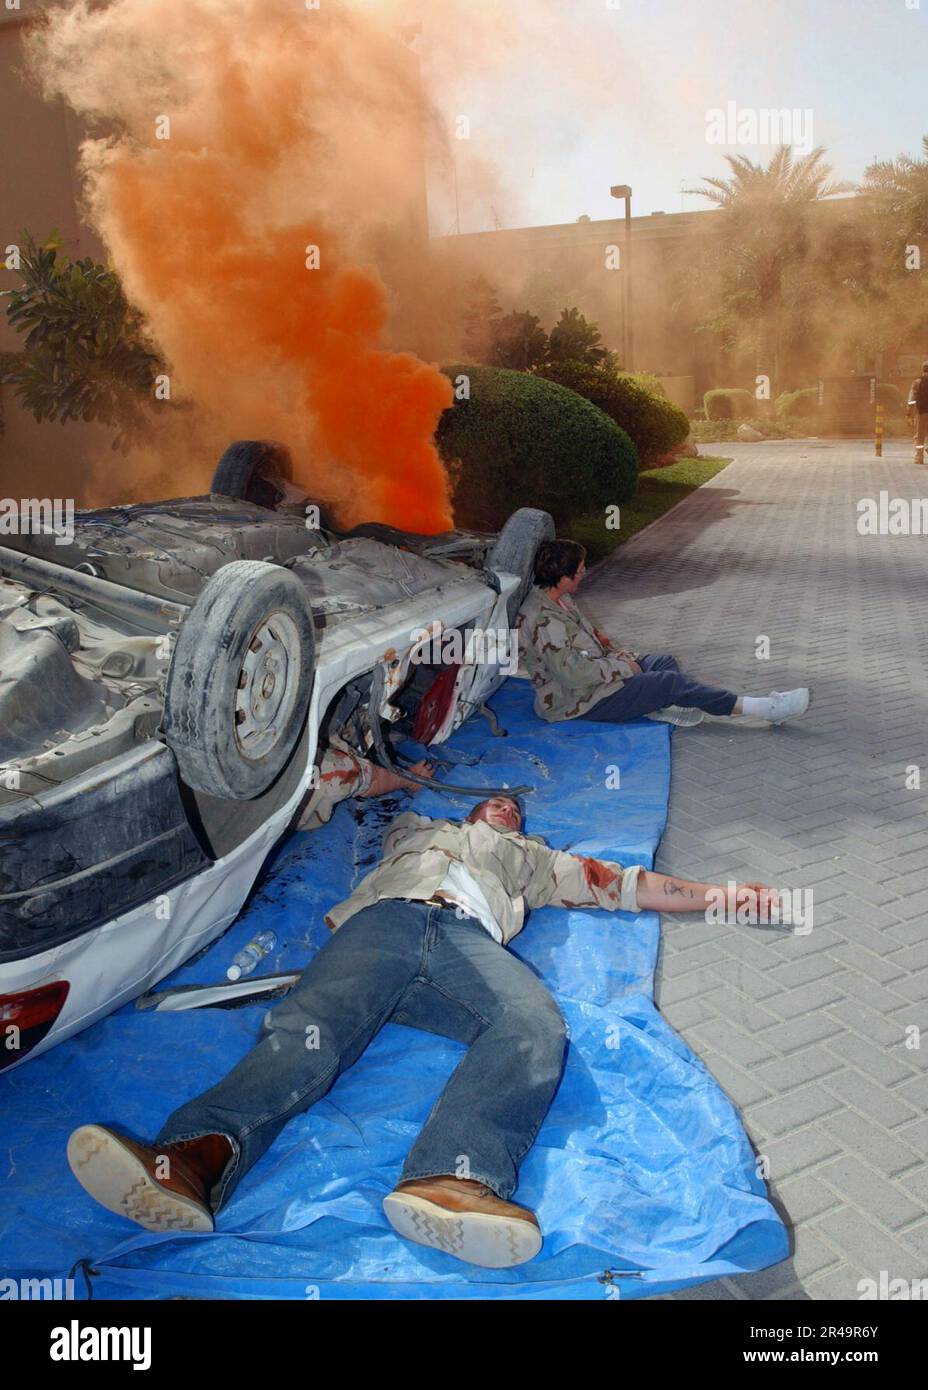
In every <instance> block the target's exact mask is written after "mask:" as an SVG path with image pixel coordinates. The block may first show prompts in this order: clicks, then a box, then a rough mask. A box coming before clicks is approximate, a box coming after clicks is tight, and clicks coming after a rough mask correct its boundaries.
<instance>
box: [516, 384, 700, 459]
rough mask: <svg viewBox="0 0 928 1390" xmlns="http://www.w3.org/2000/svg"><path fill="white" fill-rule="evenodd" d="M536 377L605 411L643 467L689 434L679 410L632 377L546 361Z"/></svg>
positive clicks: (674, 446)
mask: <svg viewBox="0 0 928 1390" xmlns="http://www.w3.org/2000/svg"><path fill="white" fill-rule="evenodd" d="M535 375H536V376H543V377H545V378H546V379H547V380H548V381H556V382H557V383H558V385H559V386H566V387H567V388H568V389H569V390H571V391H576V393H577V395H578V396H585V397H586V399H587V400H588V401H592V402H593V404H594V405H595V406H598V407H599V409H600V410H603V411H605V413H606V414H607V415H608V416H609V417H610V418H611V419H613V420H614V421H615V423H616V424H617V425H618V426H619V428H620V429H623V430H624V431H625V433H626V434H627V435H628V436H629V438H630V439H631V441H632V443H633V444H634V446H635V448H636V449H637V450H638V459H639V463H640V466H641V467H642V468H645V467H647V464H648V462H649V461H650V460H651V459H652V458H659V457H660V456H661V455H663V454H668V453H670V452H671V450H672V449H675V448H676V446H677V445H678V444H682V443H683V441H684V439H685V438H686V436H687V435H688V434H689V432H690V424H689V421H688V420H687V418H686V416H685V414H684V413H683V411H682V410H678V409H677V407H676V406H675V405H671V403H670V401H668V400H666V399H665V398H663V397H660V396H654V395H652V394H651V393H650V392H649V391H646V390H644V389H643V388H642V387H641V386H640V385H639V384H638V381H637V380H636V378H634V377H632V376H618V375H616V374H615V373H612V372H604V371H601V370H600V369H599V368H597V367H588V366H586V365H585V364H584V363H583V362H549V363H547V364H546V365H545V366H543V367H536V369H535Z"/></svg>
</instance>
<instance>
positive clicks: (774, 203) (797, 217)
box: [688, 145, 851, 380]
mask: <svg viewBox="0 0 928 1390" xmlns="http://www.w3.org/2000/svg"><path fill="white" fill-rule="evenodd" d="M824 154H825V151H824V149H822V148H818V149H814V150H812V151H811V152H810V153H809V154H807V155H804V156H803V157H801V158H799V159H794V158H793V152H792V149H791V147H790V146H787V145H784V146H781V147H780V149H778V150H777V152H776V153H775V154H774V155H773V157H772V158H771V160H770V162H769V163H768V164H767V165H763V164H757V163H755V162H754V161H753V160H751V159H748V158H747V156H745V155H726V156H725V159H726V162H727V163H728V166H729V169H730V170H731V178H728V179H723V178H707V179H705V180H704V181H703V186H702V187H701V188H695V189H690V190H688V191H689V192H691V193H696V194H699V195H701V196H702V197H704V198H707V199H708V200H709V201H710V202H712V203H714V204H715V206H716V207H717V208H719V209H720V210H721V212H722V213H723V216H724V222H723V224H722V226H721V235H720V236H719V238H718V239H717V242H716V243H715V250H714V256H712V257H711V258H710V259H711V262H712V264H711V267H710V269H711V272H712V273H714V277H715V281H716V285H717V287H718V299H717V301H716V303H715V305H714V307H713V310H712V311H711V312H710V314H709V316H708V318H707V320H706V325H705V326H707V327H711V328H712V329H714V330H715V331H716V332H717V333H718V334H719V335H720V336H721V337H722V339H723V341H724V342H725V344H726V346H727V347H729V348H731V347H734V346H741V347H745V348H747V349H749V350H751V351H752V352H753V354H754V358H755V364H756V369H757V370H758V371H762V372H767V373H768V374H770V375H771V376H772V377H773V378H774V380H778V378H779V375H780V369H781V360H782V358H783V357H784V354H785V353H786V351H787V350H788V349H789V348H791V347H793V346H795V345H797V344H801V343H802V341H803V337H804V335H805V334H806V333H807V331H808V330H807V328H806V326H805V325H806V323H807V320H808V317H809V315H810V310H811V308H812V304H811V301H810V298H809V296H810V295H813V296H814V295H815V294H816V291H817V289H818V290H819V292H823V287H822V286H821V284H820V278H819V277H818V276H817V275H816V274H815V273H812V265H813V262H814V259H815V237H814V235H813V230H812V227H811V214H812V209H813V208H814V205H815V204H816V203H819V202H821V200H822V199H825V198H830V197H832V196H833V195H835V194H838V193H846V192H849V191H850V189H851V185H850V184H846V183H836V182H833V181H832V179H831V173H832V170H831V166H830V165H828V164H826V163H825V162H824ZM699 273H700V272H697V274H699ZM712 297H713V298H714V288H713V292H712Z"/></svg>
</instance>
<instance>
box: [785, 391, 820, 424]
mask: <svg viewBox="0 0 928 1390" xmlns="http://www.w3.org/2000/svg"><path fill="white" fill-rule="evenodd" d="M774 411H775V413H776V416H777V419H778V420H807V419H809V418H810V417H812V416H814V415H816V414H817V413H818V387H817V386H805V387H803V388H802V390H800V391H784V392H783V393H782V394H781V395H779V396H777V399H776V402H775V404H774Z"/></svg>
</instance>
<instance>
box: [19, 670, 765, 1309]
mask: <svg viewBox="0 0 928 1390" xmlns="http://www.w3.org/2000/svg"><path fill="white" fill-rule="evenodd" d="M493 705H494V708H495V710H496V712H497V714H498V716H499V718H500V720H501V721H502V723H503V725H504V726H505V727H506V728H507V729H508V731H509V737H508V738H492V737H490V736H489V731H488V728H487V725H486V723H485V722H484V721H483V720H480V719H477V720H476V721H471V723H469V724H468V725H467V726H466V727H465V728H464V729H462V730H459V731H458V733H457V734H456V735H455V736H454V738H453V739H452V741H451V748H450V750H448V751H454V750H460V751H461V752H462V753H464V754H467V755H472V756H477V757H479V759H480V761H479V762H478V763H477V764H476V765H474V766H471V767H467V768H463V767H459V768H458V769H457V777H458V778H459V779H460V780H462V781H463V780H466V781H468V782H470V783H471V784H479V785H483V784H486V785H488V786H490V785H499V784H502V783H506V784H508V785H514V784H516V783H519V782H527V783H531V784H533V785H535V786H536V787H537V791H536V793H535V794H534V795H532V796H530V797H528V798H527V805H528V824H527V827H526V828H527V829H528V830H529V831H531V832H532V833H535V834H541V835H543V836H544V837H545V838H546V839H547V840H548V842H549V843H550V844H552V845H553V846H556V847H558V848H562V849H571V850H574V851H577V852H582V853H584V854H593V855H597V854H598V855H601V856H603V857H610V858H615V859H618V860H620V861H621V862H625V863H643V864H645V865H648V866H650V864H651V863H652V856H653V853H654V850H655V848H656V846H657V843H658V841H659V839H660V835H661V832H662V830H663V826H664V821H665V818H666V808H667V797H668V792H669V781H670V737H669V731H668V729H667V727H666V726H664V725H660V724H656V723H653V722H650V721H646V720H645V721H640V722H638V723H635V724H629V725H625V726H609V725H597V724H592V723H590V724H586V723H582V722H575V723H571V724H560V725H557V726H550V725H545V724H542V723H541V722H540V721H539V720H537V719H536V718H535V716H534V715H533V713H532V710H531V700H530V691H529V689H528V688H527V687H526V686H525V685H524V684H523V683H521V682H515V681H509V682H508V683H507V685H506V686H505V687H504V689H503V690H502V691H501V692H500V693H499V695H497V697H496V698H495V700H494V701H493ZM616 771H617V772H618V778H619V780H620V786H618V787H616V786H614V785H610V783H613V784H614V783H615V781H616ZM465 772H466V777H465V776H464V775H463V774H464V773H465ZM449 780H451V779H449ZM408 804H409V800H408V798H406V797H399V798H395V799H393V800H392V803H391V802H387V801H380V802H356V801H355V802H349V803H347V804H346V805H344V806H341V807H339V809H338V811H337V812H336V815H335V817H334V819H333V821H332V822H331V824H330V825H328V826H326V827H325V828H324V829H322V830H320V831H316V832H314V833H312V834H306V833H302V834H297V835H295V836H293V837H291V838H290V839H289V840H288V841H287V842H286V843H285V844H284V845H283V846H281V847H280V848H279V849H278V851H277V853H276V856H275V859H274V862H273V865H272V872H271V873H270V875H269V877H268V878H267V879H266V880H265V882H264V885H263V887H262V888H261V889H260V890H259V892H258V893H257V894H256V895H255V897H254V898H253V900H252V902H251V903H250V905H249V907H248V908H247V910H246V912H245V913H244V914H243V915H242V917H241V918H240V919H239V920H238V921H237V922H236V923H235V925H234V926H233V927H232V928H231V929H230V931H229V932H228V933H227V934H226V935H225V936H224V937H222V938H221V939H220V940H219V941H217V942H215V943H214V944H213V945H212V946H211V947H210V948H209V950H208V951H207V952H206V953H204V954H203V955H202V956H200V957H198V958H197V959H196V960H195V961H193V962H190V963H188V965H186V966H185V967H183V968H182V969H181V970H178V971H176V972H175V974H174V975H173V976H172V977H170V978H169V979H168V980H166V981H165V982H164V984H163V985H162V986H159V988H164V987H167V986H168V985H171V984H188V983H192V982H201V981H202V982H207V981H210V982H212V981H217V980H221V979H223V978H224V975H225V969H226V966H227V965H228V963H229V961H230V960H231V957H232V955H233V953H234V952H235V951H236V950H237V949H238V948H239V947H240V946H242V945H243V944H244V943H245V942H246V941H247V940H248V939H249V938H251V937H252V936H253V935H254V934H255V933H256V932H257V931H259V930H262V929H266V928H270V929H273V930H274V931H275V932H276V934H277V937H278V950H277V952H276V953H275V954H274V955H273V956H272V957H271V958H269V959H268V960H267V961H266V962H264V963H262V966H260V967H259V971H261V972H262V973H265V972H266V973H271V972H276V971H278V970H291V969H295V968H299V967H300V966H302V965H303V964H305V962H306V961H307V960H308V959H309V958H310V957H311V956H312V954H313V952H314V951H315V950H317V949H318V947H319V946H321V945H322V944H323V942H324V941H325V939H326V938H327V936H328V932H327V929H326V928H325V927H324V926H323V925H322V922H321V918H322V913H323V911H324V910H325V909H326V908H327V907H328V906H330V905H331V904H332V903H334V902H337V901H339V900H340V899H341V898H343V897H345V896H346V893H347V891H348V890H349V888H350V886H351V885H352V884H354V883H355V882H357V881H358V879H359V878H361V877H362V876H363V874H364V873H366V872H367V870H368V869H369V868H370V867H371V865H372V864H373V863H375V862H376V860H377V858H378V851H379V845H380V840H381V837H382V835H383V832H384V829H385V827H386V824H387V823H388V821H389V819H390V818H391V816H392V815H393V814H395V813H396V811H397V810H398V809H405V808H406V806H407V805H408ZM472 804H473V802H472V801H464V800H463V799H462V800H460V801H459V802H457V803H452V805H453V809H452V810H451V811H450V812H449V799H448V798H445V797H440V796H438V795H437V794H436V793H434V792H431V791H426V792H423V793H421V794H419V795H418V796H417V797H416V799H415V805H416V809H417V810H420V811H421V812H422V813H423V814H425V815H429V814H432V815H448V814H449V813H450V814H452V815H454V814H458V813H460V814H465V813H466V811H467V810H468V809H470V806H471V805H472ZM685 921H686V919H681V920H680V921H679V923H678V924H676V925H675V927H674V929H675V930H682V931H685V930H686V925H685ZM658 941H659V923H658V919H657V917H656V916H655V915H654V914H653V913H643V914H641V915H640V916H637V917H632V916H630V915H628V914H624V913H620V914H607V913H603V912H574V911H571V912H568V911H565V910H563V909H554V908H545V909H544V910H542V911H538V912H534V913H532V914H531V916H530V918H529V921H528V923H527V926H526V928H525V930H524V931H523V933H522V934H521V935H520V936H519V937H517V938H516V941H515V943H514V949H515V951H516V953H517V954H518V955H519V956H520V957H521V958H522V959H523V960H524V961H526V962H527V963H528V965H529V966H531V968H532V969H533V970H535V971H537V973H538V974H539V975H540V976H541V977H542V979H544V981H545V982H546V983H547V985H548V986H549V988H550V989H551V990H552V992H553V993H554V995H555V996H556V998H557V999H558V1001H559V1003H560V1005H561V1008H562V1011H563V1013H564V1016H565V1018H566V1020H567V1023H568V1027H569V1030H570V1047H569V1050H568V1056H567V1062H566V1068H565V1072H564V1077H563V1080H562V1082H561V1086H560V1089H559V1091H558V1093H557V1096H556V1097H555V1100H554V1103H553V1105H552V1107H551V1110H550V1112H549V1114H548V1117H547V1119H546V1121H545V1123H544V1125H543V1127H542V1129H541V1132H540V1134H539V1137H538V1139H537V1140H536V1143H535V1145H534V1147H533V1148H532V1149H531V1151H530V1153H529V1154H528V1157H527V1159H526V1160H525V1163H524V1165H523V1168H522V1172H521V1179H520V1183H519V1188H518V1192H517V1194H516V1196H517V1200H518V1201H519V1202H521V1203H523V1204H525V1205H527V1206H529V1207H532V1208H533V1209H534V1210H536V1211H537V1213H538V1216H539V1220H540V1222H541V1227H542V1230H543V1232H544V1235H545V1242H544V1248H543V1249H542V1252H541V1254H540V1255H539V1256H538V1257H537V1258H536V1259H534V1260H533V1261H531V1262H530V1263H529V1264H526V1265H522V1266H520V1267H518V1268H516V1269H512V1270H481V1269H474V1268H471V1267H468V1266H466V1265H463V1264H461V1263H460V1262H459V1261H457V1260H455V1259H453V1258H452V1257H451V1256H449V1255H445V1254H443V1253H441V1252H440V1251H437V1250H430V1249H426V1248H424V1247H421V1246H416V1245H411V1244H408V1243H405V1242H404V1241H402V1240H400V1238H399V1237H398V1236H396V1235H395V1234H394V1232H393V1231H392V1230H391V1228H390V1227H389V1226H388V1224H387V1222H386V1219H385V1217H384V1215H383V1212H382V1209H381V1202H382V1199H383V1197H384V1196H385V1195H386V1194H387V1193H388V1192H389V1191H390V1190H391V1189H392V1187H393V1186H394V1183H395V1181H396V1179H397V1175H398V1174H399V1172H400V1168H401V1165H402V1160H403V1157H404V1155H405V1153H406V1151H407V1150H408V1149H409V1147H410V1145H411V1143H412V1141H413V1138H414V1136H415V1134H416V1133H417V1132H418V1130H419V1128H420V1127H421V1125H422V1123H423V1121H424V1120H425V1118H426V1116H427V1114H428V1112H429V1110H430V1109H431V1106H432V1104H433V1102H434V1100H435V1098H436V1096H437V1095H438V1093H439V1091H440V1089H441V1087H442V1085H443V1084H444V1082H445V1080H446V1078H447V1077H448V1076H449V1075H450V1073H451V1071H452V1069H453V1068H454V1066H455V1065H456V1063H457V1061H458V1059H459V1057H460V1056H461V1055H462V1052H463V1048H462V1046H461V1045H460V1044H457V1043H454V1042H451V1041H445V1040H443V1039H441V1038H438V1037H435V1036H433V1035H431V1034H426V1033H421V1032H417V1031H415V1030H413V1029H410V1028H405V1027H401V1026H399V1025H397V1024H389V1025H388V1026H387V1027H386V1028H384V1029H383V1031H382V1032H381V1033H380V1035H379V1036H378V1037H377V1038H376V1039H375V1040H374V1042H373V1043H372V1045H371V1046H370V1047H369V1048H368V1050H367V1052H366V1053H365V1054H364V1055H363V1057H362V1058H361V1059H360V1061H359V1062H358V1063H357V1064H356V1065H355V1066H354V1067H353V1068H352V1069H351V1070H349V1071H348V1072H347V1073H345V1075H343V1076H342V1077H341V1078H340V1079H339V1080H338V1082H337V1083H336V1085H335V1086H334V1088H333V1089H332V1091H330V1093H329V1095H328V1096H327V1097H326V1098H325V1099H324V1100H322V1101H320V1102H319V1103H318V1104H317V1105H316V1106H315V1107H314V1108H313V1109H312V1110H311V1111H309V1112H308V1113H307V1114H305V1115H302V1116H299V1117H298V1118H296V1119H294V1120H292V1121H291V1122H290V1124H289V1125H287V1127H286V1128H285V1129H284V1130H283V1132H282V1133H281V1134H280V1136H279V1137H278V1138H277V1140H276V1141H275V1143H274V1145H273V1146H272V1148H271V1149H270V1150H269V1151H268V1153H267V1154H265V1155H264V1157H263V1158H262V1159H261V1160H260V1161H259V1162H258V1163H257V1164H256V1165H255V1167H254V1168H253V1169H252V1170H251V1172H250V1173H249V1174H248V1176H247V1177H246V1178H245V1179H244V1181H243V1182H242V1184H241V1186H240V1187H239V1188H238V1190H237V1192H236V1193H235V1195H234V1197H233V1199H232V1201H231V1202H230V1203H229V1205H228V1206H227V1207H225V1208H224V1209H223V1210H222V1211H221V1212H220V1214H219V1216H218V1219H217V1230H216V1231H215V1233H213V1234H206V1235H199V1234H198V1235H181V1236H177V1235H170V1236H168V1235H164V1236H161V1235H156V1234H150V1233H145V1232H141V1231H140V1230H139V1229H138V1227H135V1226H132V1225H131V1224H130V1223H128V1222H126V1221H124V1220H122V1219H121V1218H120V1217H117V1216H115V1215H112V1214H111V1213H109V1212H107V1211H105V1210H104V1209H103V1208H102V1207H100V1206H98V1205H97V1204H96V1203H94V1202H93V1201H92V1200H91V1199H90V1198H89V1197H88V1196H87V1195H86V1194H85V1193H84V1192H83V1190H82V1189H81V1188H80V1187H79V1185H78V1184H77V1182H76V1181H75V1180H74V1178H73V1177H72V1176H71V1173H70V1170H69V1169H68V1166H67V1162H66V1158H65V1145H66V1142H67V1136H68V1134H69V1133H70V1131H71V1130H72V1129H73V1128H74V1127H75V1126H76V1125H78V1124H81V1123H85V1122H87V1121H91V1120H92V1121H97V1122H99V1123H103V1124H107V1123H109V1124H115V1125H117V1126H118V1127H120V1128H122V1129H125V1130H126V1131H127V1132H129V1133H131V1134H135V1135H137V1136H140V1137H150V1136H151V1135H153V1134H154V1133H155V1132H156V1131H157V1129H158V1128H159V1126H160V1124H161V1122H162V1120H163V1119H164V1118H165V1116H166V1115H167V1114H168V1113H169V1112H170V1111H171V1110H173V1109H174V1108H175V1106H177V1105H178V1104H179V1103H180V1102H181V1101H182V1100H185V1099H187V1098H188V1097H190V1096H192V1095H195V1094H197V1093H198V1092H200V1091H202V1090H204V1089H206V1087H207V1086H209V1085H212V1084H213V1082H214V1081H216V1080H217V1079H218V1078H219V1077H220V1076H221V1075H223V1074H224V1073H225V1072H226V1071H227V1070H228V1069H229V1068H230V1067H231V1066H232V1065H233V1064H234V1063H235V1062H236V1061H237V1060H238V1058H239V1057H241V1056H242V1055H243V1054H244V1053H245V1052H246V1051H247V1050H248V1048H249V1047H250V1046H251V1045H252V1043H253V1042H254V1040H255V1038H256V1035H257V1028H258V1024H259V1021H260V1017H261V1014H262V1011H263V1009H264V1008H265V1007H266V1006H264V1005H251V1006H248V1007H247V1008H244V1009H240V1010H236V1011H234V1012H224V1011H220V1010H216V1009H207V1010H202V1011H195V1012H191V1013H181V1014H159V1013H144V1012H143V1013H140V1012H138V1011H137V1010H136V1009H135V1007H134V1006H133V1005H131V1004H130V1005H127V1006H126V1007H125V1008H123V1009H121V1010H120V1011H119V1012H118V1013H117V1014H114V1015H113V1016H112V1017H110V1018H108V1019H105V1020H103V1021H102V1022H101V1023H99V1024H97V1025H95V1026H94V1027H93V1028H91V1029H88V1030H87V1031H86V1032H84V1033H82V1034H80V1035H79V1036H77V1037H76V1038H73V1039H71V1040H70V1041H69V1042H66V1043H64V1044H62V1045H61V1046H60V1047H57V1048H54V1049H52V1050H51V1051H50V1052H48V1053H47V1054H45V1055H44V1056H41V1057H39V1058H36V1059H35V1060H34V1061H33V1062H27V1063H26V1064H25V1065H24V1066H22V1067H19V1068H17V1070H16V1071H14V1072H12V1073H8V1074H7V1075H6V1076H5V1077H0V1112H2V1117H3V1119H2V1127H3V1139H2V1145H0V1164H2V1169H0V1171H2V1175H3V1176H2V1184H0V1252H2V1261H0V1262H2V1265H3V1269H4V1274H5V1276H7V1277H13V1278H16V1277H27V1276H31V1277H39V1276H45V1277H52V1276H59V1277H64V1276H67V1275H68V1274H69V1273H70V1272H71V1271H72V1269H73V1268H74V1267H75V1266H77V1270H78V1274H77V1284H76V1290H75V1292H76V1296H77V1297H78V1298H80V1297H81V1296H84V1295H85V1294H87V1293H88V1292H91V1293H92V1294H93V1296H95V1297H98V1298H167V1297H171V1296H176V1295H186V1296H188V1297H203V1298H223V1297H225V1298H262V1297H263V1298H301V1299H302V1298H307V1297H310V1298H312V1297H320V1298H352V1297H354V1298H359V1297H360V1298H457V1299H460V1298H488V1297H490V1298H559V1299H577V1298H584V1299H588V1298H593V1299H603V1298H615V1297H620V1298H623V1299H626V1298H639V1297H644V1296H648V1295H654V1294H656V1293H659V1292H664V1291H666V1290H668V1289H672V1288H678V1287H682V1286H684V1285H686V1284H689V1283H694V1282H697V1281H700V1280H704V1279H709V1278H717V1277H719V1276H721V1275H724V1274H731V1273H741V1272H743V1271H746V1270H757V1269H762V1268H764V1267H765V1266H767V1265H770V1264H773V1263H776V1262H777V1261H779V1260H781V1259H784V1258H785V1257H786V1255H787V1237H786V1232H785V1230H784V1227H783V1225H782V1223H781V1221H780V1219H779V1217H778V1216H777V1214H776V1212H775V1211H774V1209H773V1208H772V1207H771V1205H770V1203H769V1202H768V1200H767V1196H766V1190H765V1186H764V1183H763V1181H762V1180H761V1179H759V1178H758V1177H757V1176H756V1172H755V1158H754V1155H753V1153H752V1150H751V1147H750V1145H749V1143H748V1140H747V1138H746V1136H745V1134H744V1131H743V1129H742V1127H741V1123H740V1121H739V1118H738V1115H737V1112H736V1111H735V1109H734V1107H733V1106H732V1104H731V1103H730V1101H729V1100H728V1099H727V1097H726V1096H725V1095H724V1094H723V1093H722V1091H721V1090H720V1089H719V1087H718V1085H717V1084H716V1082H715V1081H714V1080H713V1078H712V1077H711V1075H710V1074H709V1073H708V1072H707V1071H706V1069H705V1068H704V1067H703V1066H702V1064H701V1063H700V1062H699V1061H698V1060H697V1058H696V1057H695V1056H694V1055H693V1053H692V1052H691V1051H690V1050H689V1048H688V1047H687V1046H686V1045H685V1044H684V1043H683V1042H682V1041H681V1039H680V1038H679V1037H677V1035H676V1034H675V1033H674V1032H673V1031H672V1029H671V1028H669V1027H668V1025H667V1024H666V1023H665V1022H664V1020H663V1019H662V1018H661V1015H660V1014H659V1013H658V1011H657V1009H656V1008H655V1006H654V1003H653V998H652V995H653V972H654V967H655V962H656V958H657V949H658ZM81 1262H83V1263H81ZM88 1270H93V1271H95V1273H93V1274H89V1273H87V1271H88ZM623 1272H624V1273H623ZM629 1272H630V1273H629ZM635 1273H636V1274H637V1275H638V1276H639V1277H632V1275H633V1274H635Z"/></svg>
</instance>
